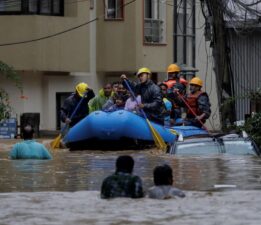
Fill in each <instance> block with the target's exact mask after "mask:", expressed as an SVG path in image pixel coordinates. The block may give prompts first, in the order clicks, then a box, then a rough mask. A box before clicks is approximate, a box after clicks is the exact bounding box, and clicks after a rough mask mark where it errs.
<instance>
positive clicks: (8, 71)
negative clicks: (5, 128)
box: [0, 61, 23, 120]
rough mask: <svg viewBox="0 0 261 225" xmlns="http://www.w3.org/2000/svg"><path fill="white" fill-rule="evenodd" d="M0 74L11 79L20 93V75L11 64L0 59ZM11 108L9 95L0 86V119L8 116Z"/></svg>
mask: <svg viewBox="0 0 261 225" xmlns="http://www.w3.org/2000/svg"><path fill="white" fill-rule="evenodd" d="M0 76H4V77H5V78H7V79H8V80H11V81H12V82H13V83H14V85H15V86H16V87H17V88H18V89H19V90H20V91H21V93H22V91H23V85H22V80H21V77H20V76H19V75H18V74H17V73H16V71H15V70H14V68H13V67H12V66H9V65H7V64H6V63H4V62H2V61H0ZM11 110H12V108H11V106H10V102H9V95H8V93H7V92H6V91H5V90H4V88H2V87H0V120H2V119H5V118H8V117H9V116H10V114H11Z"/></svg>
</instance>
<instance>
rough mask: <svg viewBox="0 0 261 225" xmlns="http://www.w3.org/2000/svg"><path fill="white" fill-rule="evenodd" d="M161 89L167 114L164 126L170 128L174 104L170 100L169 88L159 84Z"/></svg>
mask: <svg viewBox="0 0 261 225" xmlns="http://www.w3.org/2000/svg"><path fill="white" fill-rule="evenodd" d="M158 85H159V87H160V89H161V93H162V97H163V102H164V104H165V113H164V115H165V116H164V126H166V127H170V126H171V125H172V124H171V121H172V120H171V117H170V116H171V110H172V103H171V101H170V100H169V99H168V96H167V94H168V86H167V85H166V84H164V83H159V84H158Z"/></svg>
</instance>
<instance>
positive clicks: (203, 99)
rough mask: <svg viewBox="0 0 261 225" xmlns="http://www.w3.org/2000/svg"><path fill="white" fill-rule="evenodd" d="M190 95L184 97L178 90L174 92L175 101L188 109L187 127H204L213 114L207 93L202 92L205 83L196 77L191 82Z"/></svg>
mask: <svg viewBox="0 0 261 225" xmlns="http://www.w3.org/2000/svg"><path fill="white" fill-rule="evenodd" d="M189 86H190V87H189V90H190V93H189V94H187V95H185V96H184V97H183V96H182V95H180V93H179V92H178V90H177V89H175V90H174V92H173V97H175V101H176V102H177V103H178V104H179V105H180V106H181V107H186V109H187V110H186V113H187V116H186V119H185V124H186V125H193V126H197V127H202V125H203V124H204V123H205V122H206V120H207V119H208V118H209V116H210V114H211V109H210V106H211V104H210V102H209V97H208V94H207V93H206V92H203V91H202V90H201V88H202V86H203V82H202V80H201V79H200V78H199V77H194V78H192V79H191V81H190V82H189Z"/></svg>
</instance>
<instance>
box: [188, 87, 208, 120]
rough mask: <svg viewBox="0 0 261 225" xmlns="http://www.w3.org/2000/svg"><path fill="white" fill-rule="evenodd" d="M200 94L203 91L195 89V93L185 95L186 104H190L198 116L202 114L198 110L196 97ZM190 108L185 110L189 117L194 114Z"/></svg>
mask: <svg viewBox="0 0 261 225" xmlns="http://www.w3.org/2000/svg"><path fill="white" fill-rule="evenodd" d="M202 94H205V92H202V91H197V92H196V93H194V94H191V93H190V94H188V95H187V98H186V100H187V103H188V105H189V106H190V108H191V109H192V110H193V112H194V113H195V114H196V115H197V116H200V115H201V114H202V112H200V111H199V108H198V98H199V96H200V95H202ZM192 110H190V109H188V111H187V116H188V117H190V118H194V117H195V115H194V113H193V112H192ZM202 122H203V121H202Z"/></svg>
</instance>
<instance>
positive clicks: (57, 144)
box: [50, 92, 87, 149]
mask: <svg viewBox="0 0 261 225" xmlns="http://www.w3.org/2000/svg"><path fill="white" fill-rule="evenodd" d="M86 95H87V92H85V94H84V95H83V97H82V98H81V100H80V101H79V102H78V104H77V106H76V107H75V109H74V111H73V113H72V115H71V116H70V118H69V119H70V120H72V118H73V117H74V116H75V114H76V112H77V110H78V109H79V107H80V105H81V104H82V102H83V99H84V98H85V96H86ZM68 130H69V124H66V125H65V126H64V127H63V129H62V130H61V132H60V134H59V135H58V136H57V137H56V138H55V139H54V140H53V141H52V142H51V144H50V145H51V148H52V149H55V148H59V147H60V142H61V139H62V137H63V136H64V133H65V132H66V131H67V132H68Z"/></svg>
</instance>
